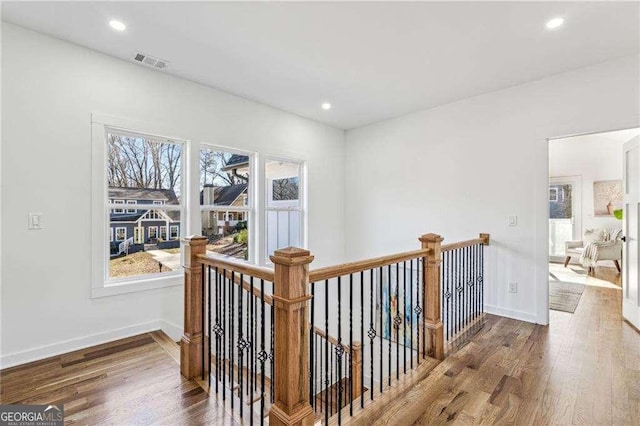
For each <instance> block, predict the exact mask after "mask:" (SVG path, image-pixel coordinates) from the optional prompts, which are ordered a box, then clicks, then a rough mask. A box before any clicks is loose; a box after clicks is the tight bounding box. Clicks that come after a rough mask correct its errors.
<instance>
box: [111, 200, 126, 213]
mask: <svg viewBox="0 0 640 426" xmlns="http://www.w3.org/2000/svg"><path fill="white" fill-rule="evenodd" d="M113 204H117V205H121V204H122V205H124V200H113ZM113 213H114V214H124V209H113Z"/></svg>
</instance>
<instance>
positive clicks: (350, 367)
mask: <svg viewBox="0 0 640 426" xmlns="http://www.w3.org/2000/svg"><path fill="white" fill-rule="evenodd" d="M349 415H350V416H353V274H349Z"/></svg>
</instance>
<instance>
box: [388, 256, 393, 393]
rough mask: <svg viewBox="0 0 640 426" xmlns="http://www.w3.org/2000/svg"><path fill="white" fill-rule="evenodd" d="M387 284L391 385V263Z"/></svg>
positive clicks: (389, 378)
mask: <svg viewBox="0 0 640 426" xmlns="http://www.w3.org/2000/svg"><path fill="white" fill-rule="evenodd" d="M387 285H388V286H389V288H388V293H389V298H388V299H389V300H388V302H389V313H388V317H389V319H388V320H387V325H388V326H389V342H388V343H389V344H388V345H387V346H388V356H389V361H388V364H389V377H388V380H389V386H391V338H392V337H393V328H392V325H391V324H392V322H391V302H392V300H391V265H387Z"/></svg>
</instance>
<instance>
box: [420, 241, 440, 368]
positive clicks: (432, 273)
mask: <svg viewBox="0 0 640 426" xmlns="http://www.w3.org/2000/svg"><path fill="white" fill-rule="evenodd" d="M442 240H443V238H442V237H441V236H440V235H436V234H426V235H423V236H422V237H420V242H422V248H423V249H429V250H430V251H429V254H428V255H427V256H426V259H425V265H424V270H423V273H424V286H425V289H424V294H425V295H426V301H425V302H424V303H425V312H424V321H425V325H426V328H427V330H426V336H425V337H426V343H427V345H426V346H427V348H426V351H427V355H429V356H430V357H432V358H435V359H439V360H443V359H444V333H443V327H442V318H441V317H440V300H441V297H442V289H441V287H440V264H441V263H442V251H441V243H442Z"/></svg>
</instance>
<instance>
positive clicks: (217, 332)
mask: <svg viewBox="0 0 640 426" xmlns="http://www.w3.org/2000/svg"><path fill="white" fill-rule="evenodd" d="M215 276H216V281H215V284H214V285H215V299H216V319H215V325H214V326H213V327H214V330H213V332H214V334H215V338H216V393H218V382H219V381H220V291H219V289H218V283H219V280H218V278H219V276H218V267H217V266H216V269H215Z"/></svg>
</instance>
